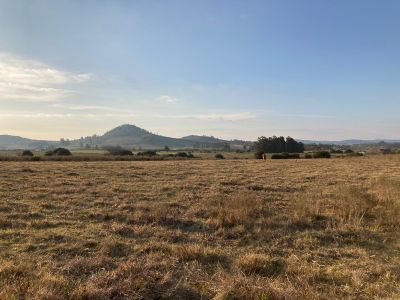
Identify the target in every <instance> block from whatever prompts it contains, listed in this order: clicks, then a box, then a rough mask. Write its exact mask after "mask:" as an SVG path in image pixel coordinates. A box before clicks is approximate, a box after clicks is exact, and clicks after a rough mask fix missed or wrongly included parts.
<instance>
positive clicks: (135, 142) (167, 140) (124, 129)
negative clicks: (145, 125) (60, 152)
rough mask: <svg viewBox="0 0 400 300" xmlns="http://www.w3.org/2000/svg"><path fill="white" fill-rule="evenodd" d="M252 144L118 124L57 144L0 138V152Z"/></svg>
mask: <svg viewBox="0 0 400 300" xmlns="http://www.w3.org/2000/svg"><path fill="white" fill-rule="evenodd" d="M251 143H252V142H249V141H240V140H233V141H227V140H222V139H218V138H214V137H212V136H197V135H190V136H186V137H183V138H172V137H167V136H162V135H158V134H154V133H151V132H149V131H147V130H145V129H142V128H140V127H137V126H135V125H129V124H126V125H121V126H118V127H116V128H114V129H112V130H110V131H108V132H106V133H105V134H103V135H100V136H99V135H92V136H87V137H82V138H80V139H76V140H66V139H62V140H60V141H45V140H32V139H27V138H22V137H19V136H11V135H0V149H46V148H49V147H58V146H63V147H68V148H101V147H104V146H116V145H119V146H122V147H126V148H136V149H156V148H164V147H165V146H168V147H169V148H223V147H227V145H229V147H232V148H238V149H240V148H243V147H244V146H245V145H246V146H249V145H251Z"/></svg>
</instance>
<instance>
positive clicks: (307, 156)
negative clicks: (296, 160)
mask: <svg viewBox="0 0 400 300" xmlns="http://www.w3.org/2000/svg"><path fill="white" fill-rule="evenodd" d="M304 158H307V159H310V158H312V154H311V153H306V154H305V155H304Z"/></svg>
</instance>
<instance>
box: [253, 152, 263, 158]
mask: <svg viewBox="0 0 400 300" xmlns="http://www.w3.org/2000/svg"><path fill="white" fill-rule="evenodd" d="M263 154H264V152H262V151H257V152H255V153H254V158H256V159H262V156H263Z"/></svg>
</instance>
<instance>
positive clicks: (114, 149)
mask: <svg viewBox="0 0 400 300" xmlns="http://www.w3.org/2000/svg"><path fill="white" fill-rule="evenodd" d="M103 149H105V150H107V151H108V152H109V153H110V154H111V155H122V156H125V155H133V153H132V151H129V150H126V149H124V148H122V147H121V146H105V147H104V148H103Z"/></svg>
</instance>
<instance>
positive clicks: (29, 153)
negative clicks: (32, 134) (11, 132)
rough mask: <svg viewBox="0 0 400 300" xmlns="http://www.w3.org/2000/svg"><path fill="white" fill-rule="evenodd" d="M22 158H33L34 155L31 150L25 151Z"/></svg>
mask: <svg viewBox="0 0 400 300" xmlns="http://www.w3.org/2000/svg"><path fill="white" fill-rule="evenodd" d="M22 156H33V153H32V151H30V150H24V152H22Z"/></svg>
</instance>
